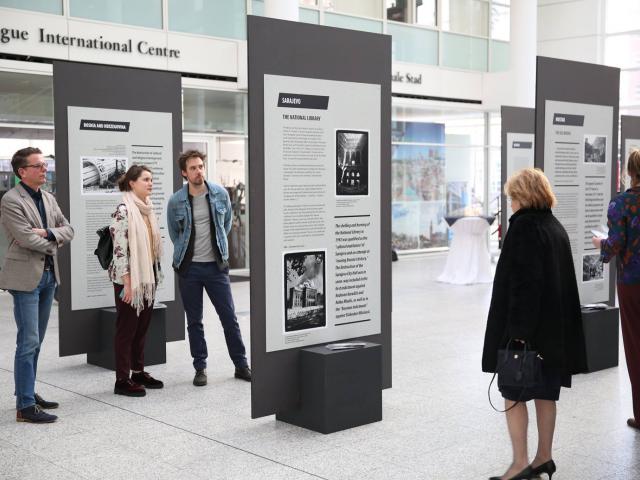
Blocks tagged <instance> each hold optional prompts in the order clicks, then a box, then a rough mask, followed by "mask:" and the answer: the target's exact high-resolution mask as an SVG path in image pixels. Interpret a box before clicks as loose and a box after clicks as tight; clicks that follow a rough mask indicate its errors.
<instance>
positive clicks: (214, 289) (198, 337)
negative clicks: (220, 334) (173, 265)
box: [178, 262, 248, 370]
mask: <svg viewBox="0 0 640 480" xmlns="http://www.w3.org/2000/svg"><path fill="white" fill-rule="evenodd" d="M178 283H179V286H180V294H181V296H182V303H183V304H184V310H185V312H186V313H187V332H189V347H190V349H191V356H192V357H193V367H194V368H195V369H196V370H203V369H205V368H207V356H208V353H207V341H206V340H205V339H204V325H203V323H202V289H203V288H204V290H206V292H207V295H208V296H209V299H210V300H211V303H213V306H214V308H215V309H216V313H217V314H218V317H220V323H222V328H223V330H224V338H225V340H226V342H227V350H228V351H229V356H230V357H231V360H232V361H233V364H234V365H235V366H236V367H237V368H242V367H246V366H248V364H247V356H246V351H245V348H244V343H242V334H241V333H240V327H239V326H238V320H237V318H236V313H235V306H234V305H233V297H232V296H231V283H230V282H229V270H228V269H224V270H220V268H218V264H217V263H216V262H192V263H191V265H189V268H188V269H187V271H186V272H185V273H184V275H180V276H178Z"/></svg>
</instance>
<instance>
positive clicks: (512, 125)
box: [500, 105, 536, 238]
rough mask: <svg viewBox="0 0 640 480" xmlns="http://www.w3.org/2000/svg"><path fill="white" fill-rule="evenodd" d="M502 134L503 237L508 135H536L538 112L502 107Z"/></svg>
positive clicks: (501, 209) (505, 218)
mask: <svg viewBox="0 0 640 480" xmlns="http://www.w3.org/2000/svg"><path fill="white" fill-rule="evenodd" d="M500 117H501V119H502V120H501V123H500V125H501V132H500V180H501V185H502V187H501V188H500V199H501V200H500V201H501V205H500V225H502V235H503V238H504V234H505V233H506V231H507V228H506V225H507V222H508V221H509V219H508V218H507V209H506V205H507V196H506V195H505V194H504V184H505V183H507V134H508V133H532V134H533V133H535V130H536V111H535V109H533V108H524V107H508V106H506V105H503V106H502V107H500Z"/></svg>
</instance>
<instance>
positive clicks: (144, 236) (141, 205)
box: [123, 192, 162, 315]
mask: <svg viewBox="0 0 640 480" xmlns="http://www.w3.org/2000/svg"><path fill="white" fill-rule="evenodd" d="M123 202H124V204H125V205H126V207H127V220H128V222H129V231H128V235H129V275H130V279H131V306H132V307H133V308H135V309H136V313H137V314H138V315H140V312H141V311H142V309H143V308H144V307H145V304H146V305H147V306H149V307H151V306H152V305H153V299H154V296H155V291H156V286H157V285H156V277H155V275H154V273H153V266H154V264H158V263H159V262H160V257H161V256H162V252H161V249H162V243H161V242H162V240H161V239H160V229H159V227H158V220H157V219H156V216H155V214H154V213H153V205H152V204H151V200H150V199H149V198H148V197H147V201H146V202H144V201H143V200H140V199H139V198H138V197H137V196H136V195H135V194H134V193H133V192H125V193H124V195H123ZM143 215H144V216H146V217H147V219H148V221H149V225H150V226H151V234H152V237H153V238H152V239H149V229H148V228H147V224H146V222H145V219H144V217H143ZM151 259H153V261H152V260H151Z"/></svg>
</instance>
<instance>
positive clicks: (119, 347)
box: [109, 165, 163, 397]
mask: <svg viewBox="0 0 640 480" xmlns="http://www.w3.org/2000/svg"><path fill="white" fill-rule="evenodd" d="M118 187H119V188H120V191H122V192H124V194H123V196H122V203H120V205H118V207H117V209H116V211H115V213H114V214H113V215H112V216H113V221H112V222H111V228H110V230H111V238H112V239H113V260H112V261H111V265H109V277H110V279H111V281H112V282H113V288H114V293H115V299H116V310H117V312H118V319H117V321H116V335H115V340H114V349H115V362H116V384H115V388H114V393H116V394H119V395H127V396H130V397H143V396H144V395H145V394H146V390H145V387H146V388H162V387H163V383H162V382H161V381H160V380H156V379H155V378H153V377H152V376H151V375H149V373H147V372H145V371H144V343H145V338H146V334H147V330H148V328H149V323H150V322H151V315H152V313H153V302H154V297H155V293H156V288H157V286H158V283H160V281H161V276H162V275H161V273H162V272H161V270H160V258H161V256H162V251H161V247H162V245H161V238H160V229H159V228H158V220H157V218H156V215H155V213H154V212H153V205H152V204H151V199H150V195H151V190H152V188H153V178H152V175H151V170H149V169H148V168H147V167H145V166H141V165H132V166H131V167H130V168H129V170H127V173H125V174H124V175H123V176H122V177H121V178H120V179H119V180H118ZM131 372H132V373H131ZM130 374H131V375H130Z"/></svg>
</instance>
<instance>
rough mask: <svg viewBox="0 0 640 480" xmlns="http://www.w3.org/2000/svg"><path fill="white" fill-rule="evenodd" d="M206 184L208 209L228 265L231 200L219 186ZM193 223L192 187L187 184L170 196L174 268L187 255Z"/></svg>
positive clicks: (169, 227) (170, 229) (168, 212)
mask: <svg viewBox="0 0 640 480" xmlns="http://www.w3.org/2000/svg"><path fill="white" fill-rule="evenodd" d="M205 183H206V184H207V188H208V189H209V206H210V208H211V216H212V217H213V221H214V223H215V228H216V240H217V243H218V249H219V250H220V254H221V255H222V259H223V260H224V261H225V262H226V261H227V260H228V259H229V247H228V244H227V235H228V234H229V231H230V230H231V200H230V199H229V194H228V193H227V191H226V190H225V189H224V188H223V187H221V186H220V185H216V184H215V183H211V182H205ZM192 222H193V215H192V213H191V204H190V203H189V185H188V184H186V185H185V186H184V187H182V188H181V189H180V190H178V191H177V192H176V193H174V194H173V195H171V198H170V199H169V205H168V206H167V228H168V229H169V237H171V241H172V242H173V268H175V269H178V268H179V267H180V264H181V263H182V260H183V259H184V254H185V253H186V252H187V246H188V245H189V238H190V237H191V223H192Z"/></svg>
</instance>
